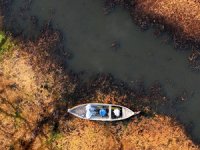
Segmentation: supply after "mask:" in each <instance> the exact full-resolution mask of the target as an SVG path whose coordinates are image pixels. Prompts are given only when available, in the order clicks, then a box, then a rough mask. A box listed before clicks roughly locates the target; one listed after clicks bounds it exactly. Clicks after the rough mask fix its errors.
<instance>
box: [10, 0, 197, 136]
mask: <svg viewBox="0 0 200 150" xmlns="http://www.w3.org/2000/svg"><path fill="white" fill-rule="evenodd" d="M23 3H24V1H23V0H21V1H15V2H14V5H13V8H14V9H13V10H12V11H11V13H12V12H13V14H12V15H11V16H12V17H13V18H14V16H18V18H17V17H15V18H17V20H18V23H19V25H18V26H16V28H19V29H20V27H23V28H24V29H25V31H24V33H25V34H26V35H30V34H32V33H33V31H34V30H32V28H30V26H31V25H30V23H29V22H28V21H27V20H26V19H25V18H22V17H20V15H19V14H18V13H14V12H15V11H16V10H19V7H20V6H22V4H23ZM102 6H103V4H102V1H100V0H78V1H72V0H59V1H56V0H33V2H32V5H31V9H30V12H29V11H27V12H26V14H25V17H26V16H28V15H34V16H35V15H36V16H39V24H41V23H42V22H43V21H45V20H48V19H49V18H52V22H53V26H54V27H55V28H57V29H59V30H61V31H62V33H63V35H64V42H65V46H66V47H68V48H69V50H70V51H71V52H72V53H73V56H74V57H73V59H72V60H70V62H69V66H70V68H72V69H73V70H74V71H81V70H86V71H88V72H89V73H97V72H107V73H112V74H113V75H114V76H115V77H117V78H120V79H122V80H124V81H126V82H128V83H130V84H131V81H134V80H136V79H143V80H144V81H145V83H146V84H151V83H152V82H153V81H155V80H157V81H159V82H161V83H162V84H163V86H164V88H165V90H166V93H167V94H168V95H169V96H170V97H171V99H174V98H176V96H177V95H179V94H181V92H182V91H184V90H186V91H187V92H188V95H189V99H188V100H187V101H186V102H183V103H182V104H181V106H177V107H175V108H176V111H175V109H170V111H172V112H173V113H176V115H177V116H178V117H180V118H181V120H182V121H183V122H185V123H190V122H192V123H194V129H193V130H192V132H193V135H195V137H197V138H199V139H200V135H199V134H198V133H200V119H199V117H198V115H199V114H200V109H198V107H199V105H200V100H199V97H200V92H199V89H200V84H199V83H200V75H199V74H197V73H194V72H191V71H190V69H189V68H188V64H187V61H186V57H187V52H177V51H175V50H174V49H173V46H172V45H171V44H168V45H167V44H164V42H163V41H164V39H165V37H161V38H159V39H157V38H155V37H154V36H153V33H152V31H151V30H149V31H147V32H141V31H140V30H139V29H138V27H137V26H135V25H134V24H133V22H132V20H131V17H130V16H129V14H128V13H127V12H126V11H125V10H123V9H121V8H117V9H116V10H115V12H113V13H111V14H110V15H107V16H105V15H104V14H103V8H102ZM12 17H9V18H12ZM8 22H10V20H9V19H8ZM114 41H117V42H119V43H120V47H119V48H117V49H115V48H112V47H111V45H112V43H113V42H114Z"/></svg>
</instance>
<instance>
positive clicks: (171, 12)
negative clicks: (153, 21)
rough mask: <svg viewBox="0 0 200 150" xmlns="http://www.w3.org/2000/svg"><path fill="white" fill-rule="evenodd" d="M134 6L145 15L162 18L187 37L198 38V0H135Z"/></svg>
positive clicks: (199, 21)
mask: <svg viewBox="0 0 200 150" xmlns="http://www.w3.org/2000/svg"><path fill="white" fill-rule="evenodd" d="M136 8H137V9H138V10H139V11H142V12H144V13H145V14H147V15H152V16H158V17H162V18H164V20H165V22H166V23H167V24H171V25H172V26H175V27H176V28H177V29H181V30H182V32H183V34H185V35H186V36H187V37H188V38H195V39H198V40H200V3H199V1H198V0H137V4H136Z"/></svg>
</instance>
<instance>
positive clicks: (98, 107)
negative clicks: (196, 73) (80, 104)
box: [91, 105, 122, 119]
mask: <svg viewBox="0 0 200 150" xmlns="http://www.w3.org/2000/svg"><path fill="white" fill-rule="evenodd" d="M92 107H95V115H93V116H92V117H91V118H95V119H109V118H111V119H118V118H122V107H120V106H107V105H92ZM102 108H103V109H105V110H106V112H107V114H106V116H104V117H102V116H100V114H99V111H100V109H102ZM115 109H119V111H120V115H119V116H116V115H115V114H114V110H115ZM110 111H111V112H110ZM110 116H111V117H110Z"/></svg>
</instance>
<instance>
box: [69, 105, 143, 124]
mask: <svg viewBox="0 0 200 150" xmlns="http://www.w3.org/2000/svg"><path fill="white" fill-rule="evenodd" d="M88 104H89V105H91V106H92V107H95V109H101V108H104V109H106V110H107V116H105V117H102V116H100V115H98V112H97V113H96V114H95V115H93V116H91V117H90V118H87V117H86V113H87V110H86V106H87V105H88ZM88 104H82V105H78V106H75V107H73V108H71V109H68V112H69V113H70V114H73V115H74V116H76V117H79V118H81V119H87V120H96V121H119V120H124V119H127V118H129V117H131V116H133V115H137V114H139V113H140V112H133V111H132V110H130V109H128V108H126V107H123V106H120V105H113V104H103V103H88ZM115 109H119V110H120V112H121V113H120V116H119V117H116V116H115V115H114V113H113V110H115Z"/></svg>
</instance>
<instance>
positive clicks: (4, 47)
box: [0, 31, 15, 59]
mask: <svg viewBox="0 0 200 150" xmlns="http://www.w3.org/2000/svg"><path fill="white" fill-rule="evenodd" d="M14 46H15V44H14V42H13V41H12V38H11V36H7V35H6V34H5V33H4V32H2V31H0V59H2V56H3V54H5V53H6V52H10V50H12V49H13V48H14Z"/></svg>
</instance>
